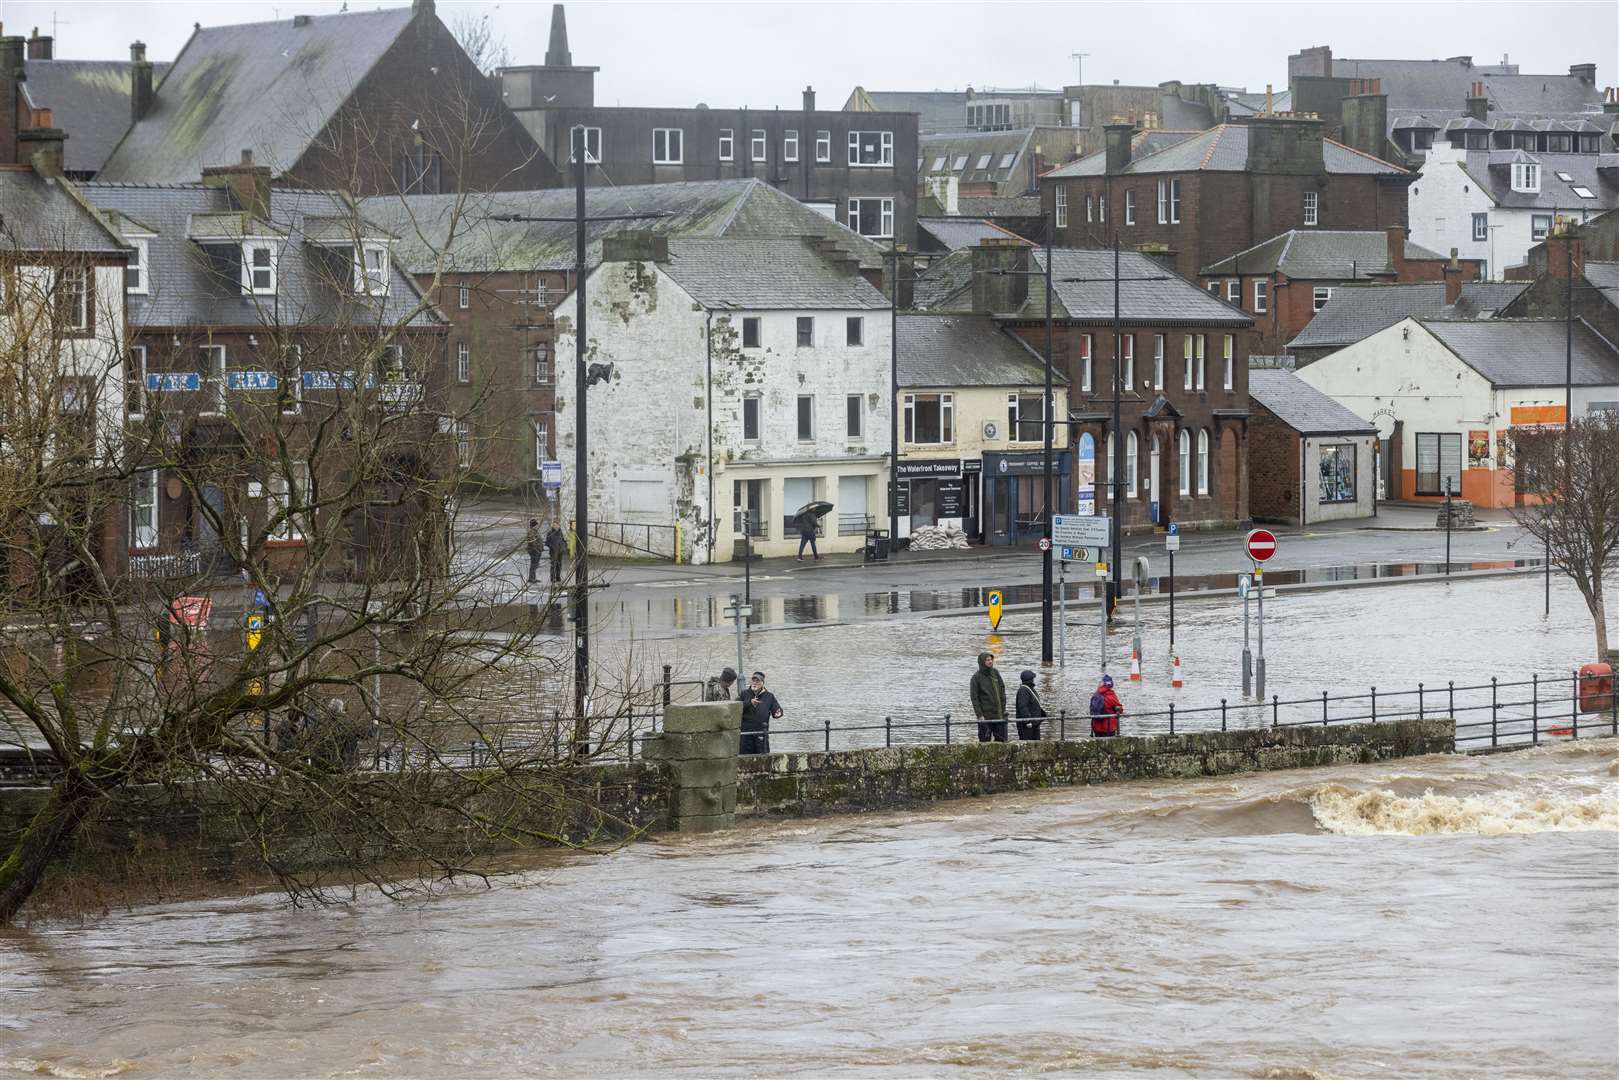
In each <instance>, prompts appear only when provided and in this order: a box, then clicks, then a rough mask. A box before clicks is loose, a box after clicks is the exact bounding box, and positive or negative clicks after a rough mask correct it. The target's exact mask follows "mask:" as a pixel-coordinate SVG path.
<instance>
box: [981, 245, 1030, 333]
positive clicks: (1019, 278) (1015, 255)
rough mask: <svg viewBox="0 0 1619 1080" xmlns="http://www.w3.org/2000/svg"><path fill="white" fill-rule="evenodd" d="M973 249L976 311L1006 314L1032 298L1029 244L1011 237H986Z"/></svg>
mask: <svg viewBox="0 0 1619 1080" xmlns="http://www.w3.org/2000/svg"><path fill="white" fill-rule="evenodd" d="M971 251H972V269H973V285H972V292H973V314H975V315H1004V314H1007V313H1010V312H1014V311H1017V310H1019V309H1020V308H1022V307H1023V304H1024V302H1025V301H1027V300H1028V298H1029V276H1028V274H1027V273H1026V271H1028V270H1029V269H1031V267H1030V260H1029V245H1028V244H1026V243H1024V242H1022V241H1021V240H1013V239H1011V238H1007V239H1005V240H983V241H980V242H979V244H978V246H977V247H975V248H972V249H971ZM997 270H1000V271H1006V273H996V271H997Z"/></svg>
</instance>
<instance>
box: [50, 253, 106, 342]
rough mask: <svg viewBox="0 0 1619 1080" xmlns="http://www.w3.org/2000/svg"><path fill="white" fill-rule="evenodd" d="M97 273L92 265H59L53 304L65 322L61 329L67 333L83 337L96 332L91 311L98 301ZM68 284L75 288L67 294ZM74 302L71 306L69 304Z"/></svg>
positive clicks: (52, 286)
mask: <svg viewBox="0 0 1619 1080" xmlns="http://www.w3.org/2000/svg"><path fill="white" fill-rule="evenodd" d="M94 280H95V279H94V276H93V275H92V274H91V273H90V270H89V268H88V267H84V266H61V267H57V269H56V271H55V273H54V275H53V277H52V281H51V298H52V301H53V303H52V308H53V310H54V311H55V312H56V313H57V318H58V320H59V321H60V323H61V326H60V328H59V329H60V330H61V332H62V333H63V335H64V336H67V337H82V336H85V335H88V334H90V333H92V332H93V330H94V324H93V323H92V322H91V314H92V312H93V311H94V308H95V305H94V303H93V302H92V301H91V289H92V288H93V282H94ZM64 286H65V287H66V288H68V289H69V290H71V291H70V292H69V293H67V294H64V293H63V288H64ZM69 304H71V305H72V308H71V310H68V306H67V305H69Z"/></svg>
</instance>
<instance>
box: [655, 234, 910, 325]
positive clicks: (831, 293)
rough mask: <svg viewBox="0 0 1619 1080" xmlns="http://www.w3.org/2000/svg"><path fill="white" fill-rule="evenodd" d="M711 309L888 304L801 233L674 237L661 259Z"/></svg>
mask: <svg viewBox="0 0 1619 1080" xmlns="http://www.w3.org/2000/svg"><path fill="white" fill-rule="evenodd" d="M660 267H661V269H662V270H663V271H664V272H665V273H666V274H668V275H669V276H670V277H671V278H673V279H674V281H675V282H676V283H677V284H678V285H679V286H680V287H681V288H682V289H685V290H686V292H688V293H690V294H691V297H692V299H693V300H696V301H697V302H698V303H699V304H702V305H703V306H704V307H706V308H709V309H711V310H724V311H767V310H778V311H779V310H799V311H833V310H867V311H870V310H876V309H883V310H886V309H887V308H888V298H887V297H885V296H883V294H882V293H880V292H878V291H877V290H876V289H875V288H873V287H872V285H871V283H870V282H868V281H867V280H866V279H865V278H863V277H861V276H860V275H859V274H858V273H856V272H855V271H853V270H844V269H841V268H840V267H839V266H837V264H835V263H833V262H832V261H831V260H829V259H827V258H826V257H825V256H823V255H821V254H820V252H818V251H816V250H815V248H814V247H813V246H812V244H811V242H810V241H808V240H805V239H802V238H797V239H795V238H788V239H776V238H763V239H759V238H729V237H728V238H724V239H718V240H707V239H705V240H687V239H671V240H670V241H669V261H668V262H667V263H662V264H660Z"/></svg>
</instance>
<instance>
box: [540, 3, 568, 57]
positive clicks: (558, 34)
mask: <svg viewBox="0 0 1619 1080" xmlns="http://www.w3.org/2000/svg"><path fill="white" fill-rule="evenodd" d="M545 66H546V67H573V53H572V52H571V51H569V49H568V16H567V15H566V14H565V13H564V12H563V10H562V5H561V4H552V5H551V41H550V43H549V44H548V45H547V46H546V49H545Z"/></svg>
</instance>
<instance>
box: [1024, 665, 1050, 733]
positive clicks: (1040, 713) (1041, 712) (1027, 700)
mask: <svg viewBox="0 0 1619 1080" xmlns="http://www.w3.org/2000/svg"><path fill="white" fill-rule="evenodd" d="M1018 679H1019V681H1020V682H1021V683H1022V685H1021V686H1019V687H1018V688H1017V737H1018V738H1019V739H1021V740H1022V741H1024V742H1039V741H1040V721H1041V720H1043V719H1045V715H1046V710H1045V706H1043V705H1041V704H1040V695H1039V694H1038V693H1036V692H1035V689H1034V672H1032V671H1025V672H1023V673H1022V674H1021V675H1019V676H1018Z"/></svg>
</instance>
